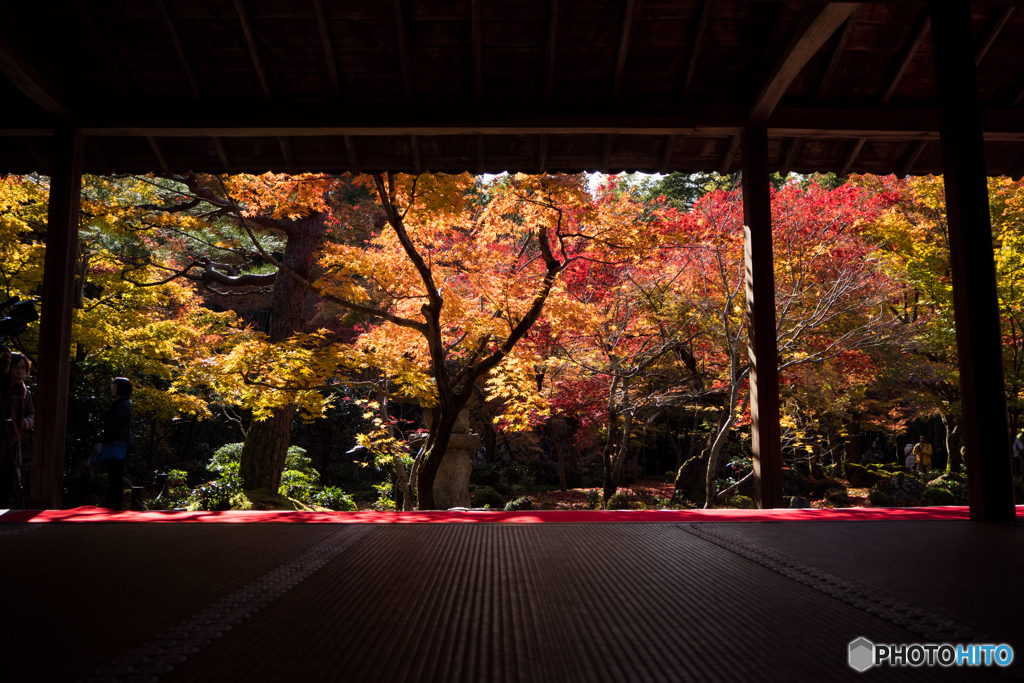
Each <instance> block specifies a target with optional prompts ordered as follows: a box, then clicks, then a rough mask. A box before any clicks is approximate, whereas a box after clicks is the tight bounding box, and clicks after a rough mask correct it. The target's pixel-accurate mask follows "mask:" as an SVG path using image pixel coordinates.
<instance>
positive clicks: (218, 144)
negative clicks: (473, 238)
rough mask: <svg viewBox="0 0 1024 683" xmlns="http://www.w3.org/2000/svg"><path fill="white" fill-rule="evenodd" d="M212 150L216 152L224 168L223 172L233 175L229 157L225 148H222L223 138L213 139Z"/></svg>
mask: <svg viewBox="0 0 1024 683" xmlns="http://www.w3.org/2000/svg"><path fill="white" fill-rule="evenodd" d="M212 139H213V148H214V149H215V150H217V156H218V157H220V163H221V165H222V166H224V172H225V173H227V174H228V175H234V174H235V165H234V164H233V163H231V157H229V156H228V150H227V147H225V146H224V140H223V138H218V137H214V138H212Z"/></svg>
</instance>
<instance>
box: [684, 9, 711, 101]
mask: <svg viewBox="0 0 1024 683" xmlns="http://www.w3.org/2000/svg"><path fill="white" fill-rule="evenodd" d="M712 2H713V0H700V5H699V6H698V7H697V13H696V16H697V20H696V21H695V22H694V25H693V31H692V33H691V34H690V49H689V50H688V51H687V56H686V75H685V76H683V88H682V90H681V92H680V94H681V95H682V96H683V97H684V98H685V97H689V95H690V88H691V87H693V75H694V74H695V73H697V60H698V59H700V45H701V42H703V40H704V31H705V30H706V29H707V27H708V18H709V17H710V16H711V3H712Z"/></svg>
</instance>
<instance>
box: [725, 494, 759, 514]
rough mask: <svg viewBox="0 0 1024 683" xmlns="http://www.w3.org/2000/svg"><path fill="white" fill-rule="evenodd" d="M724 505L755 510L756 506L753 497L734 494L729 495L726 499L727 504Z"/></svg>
mask: <svg viewBox="0 0 1024 683" xmlns="http://www.w3.org/2000/svg"><path fill="white" fill-rule="evenodd" d="M722 507H727V508H740V509H741V510H753V509H754V507H755V506H754V499H753V498H751V497H750V496H740V495H734V496H729V497H728V498H727V499H726V500H725V504H724V505H722Z"/></svg>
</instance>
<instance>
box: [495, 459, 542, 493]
mask: <svg viewBox="0 0 1024 683" xmlns="http://www.w3.org/2000/svg"><path fill="white" fill-rule="evenodd" d="M531 486H533V474H531V473H530V470H528V469H526V468H525V467H523V466H522V465H520V464H519V463H517V462H509V464H507V465H505V466H504V467H502V468H501V477H500V479H499V484H498V486H497V487H495V488H497V489H498V490H499V491H502V492H504V493H508V494H514V493H517V492H520V491H526V490H527V489H529V488H530V487H531Z"/></svg>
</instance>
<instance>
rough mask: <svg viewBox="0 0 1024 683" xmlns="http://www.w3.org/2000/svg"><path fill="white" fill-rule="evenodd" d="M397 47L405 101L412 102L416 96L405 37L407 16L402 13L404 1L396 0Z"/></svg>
mask: <svg viewBox="0 0 1024 683" xmlns="http://www.w3.org/2000/svg"><path fill="white" fill-rule="evenodd" d="M394 6H395V46H396V47H397V48H398V65H399V68H400V69H401V70H402V92H403V93H404V94H405V99H407V100H411V99H413V97H415V95H416V91H415V89H414V87H413V83H412V64H411V63H410V62H409V42H408V39H407V38H406V35H405V16H404V14H403V13H402V0H395V4H394Z"/></svg>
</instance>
